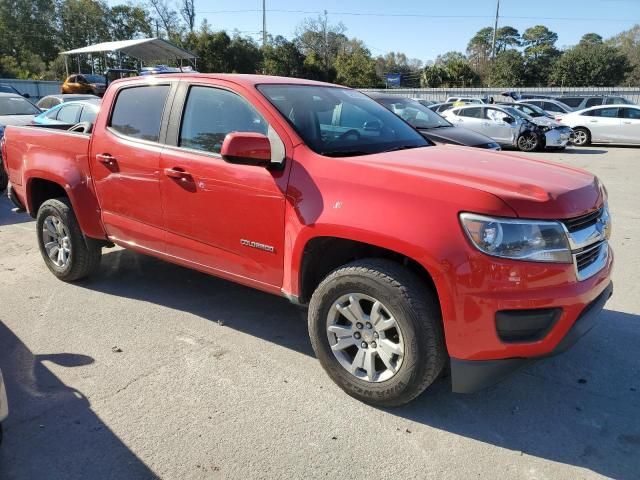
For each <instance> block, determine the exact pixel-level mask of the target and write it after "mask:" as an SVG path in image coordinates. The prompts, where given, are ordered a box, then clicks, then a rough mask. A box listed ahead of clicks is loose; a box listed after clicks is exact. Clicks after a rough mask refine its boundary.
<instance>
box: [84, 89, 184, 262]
mask: <svg viewBox="0 0 640 480" xmlns="http://www.w3.org/2000/svg"><path fill="white" fill-rule="evenodd" d="M173 85H175V82H173ZM171 93H172V83H171V82H169V81H167V82H166V83H162V82H161V83H158V84H155V85H149V84H139V83H135V84H132V85H127V84H125V85H123V86H121V87H120V88H119V89H118V91H117V92H115V93H114V100H113V102H112V105H111V112H109V115H108V118H107V120H106V125H104V126H102V125H100V126H99V128H98V129H97V130H96V132H97V134H94V135H93V137H92V145H91V156H90V162H91V172H92V175H93V180H94V184H95V188H96V191H97V194H98V200H99V203H100V208H101V212H102V221H103V223H104V226H105V229H106V231H107V234H108V235H109V237H110V238H112V239H113V240H117V241H119V242H120V243H124V244H127V245H129V246H131V247H133V248H138V249H142V250H147V251H152V252H153V251H159V252H163V251H164V249H165V242H164V231H163V228H164V225H163V217H162V205H161V200H160V179H161V178H162V177H161V171H160V152H161V151H162V144H161V142H162V140H163V136H164V134H165V125H166V123H165V122H164V120H165V119H164V117H163V114H164V111H165V105H167V104H168V103H169V101H170V98H171ZM105 106H106V105H105ZM101 127H102V128H101Z"/></svg>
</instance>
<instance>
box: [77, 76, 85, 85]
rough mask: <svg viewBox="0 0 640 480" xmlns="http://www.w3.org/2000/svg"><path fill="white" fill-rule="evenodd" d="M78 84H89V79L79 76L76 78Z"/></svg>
mask: <svg viewBox="0 0 640 480" xmlns="http://www.w3.org/2000/svg"><path fill="white" fill-rule="evenodd" d="M76 82H78V83H87V79H86V78H84V77H83V76H82V75H78V76H77V77H76Z"/></svg>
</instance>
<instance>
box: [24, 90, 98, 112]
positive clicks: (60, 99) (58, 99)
mask: <svg viewBox="0 0 640 480" xmlns="http://www.w3.org/2000/svg"><path fill="white" fill-rule="evenodd" d="M91 99H96V100H99V99H100V97H98V96H96V95H83V94H74V93H69V94H56V95H47V96H46V97H42V98H41V99H40V100H38V103H36V107H38V108H39V109H40V110H42V111H44V110H49V109H50V108H53V107H55V106H57V105H60V104H62V103H64V102H75V101H78V100H91Z"/></svg>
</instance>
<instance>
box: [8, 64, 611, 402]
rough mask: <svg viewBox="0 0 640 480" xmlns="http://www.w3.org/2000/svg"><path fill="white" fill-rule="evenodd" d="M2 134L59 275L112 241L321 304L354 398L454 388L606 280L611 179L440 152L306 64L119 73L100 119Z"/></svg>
mask: <svg viewBox="0 0 640 480" xmlns="http://www.w3.org/2000/svg"><path fill="white" fill-rule="evenodd" d="M73 130H74V131H71V132H67V131H58V130H49V129H45V128H42V127H7V130H6V133H5V141H4V144H3V145H2V151H3V159H4V162H5V166H6V167H7V171H8V173H9V177H10V182H11V187H10V188H12V189H13V190H14V191H15V195H16V197H17V198H18V199H19V201H20V202H22V203H23V205H24V206H25V207H26V209H27V210H28V212H29V213H30V214H31V215H32V216H33V217H35V218H36V219H37V221H36V235H37V239H38V243H39V247H40V251H41V253H42V257H43V259H44V262H45V264H46V265H47V267H48V268H49V270H50V271H51V272H52V273H53V274H54V275H55V276H56V277H58V278H59V279H61V280H64V281H75V280H79V279H81V278H83V277H86V276H87V275H89V274H90V273H92V272H94V271H95V270H96V269H98V268H99V263H100V257H101V252H102V249H103V248H108V247H110V246H113V245H114V244H117V245H120V246H122V247H125V248H130V249H133V250H136V251H138V252H141V253H143V254H148V255H153V256H156V257H158V258H161V259H164V260H167V261H169V262H174V263H176V264H179V265H183V266H186V267H189V268H193V269H196V270H200V271H202V272H206V273H209V274H212V275H217V276H220V277H223V278H225V279H228V280H231V281H235V282H238V283H241V284H244V285H247V286H250V287H254V288H257V289H259V290H262V291H265V292H269V293H272V294H276V295H282V296H284V297H286V298H288V299H290V300H291V301H293V302H296V303H299V304H303V305H308V321H309V335H310V339H311V344H312V346H313V348H314V350H315V353H316V355H317V358H318V360H319V361H320V363H321V365H322V366H323V368H324V369H325V370H326V372H327V373H328V375H329V376H330V377H331V378H332V379H333V380H334V381H335V382H336V383H337V384H338V385H339V386H340V387H341V388H342V389H344V390H345V391H346V392H347V393H348V394H350V395H352V396H354V397H356V398H358V399H361V400H363V401H365V402H368V403H371V404H374V405H379V406H394V405H400V404H403V403H406V402H408V401H410V400H411V399H413V398H415V397H416V396H417V395H419V394H420V393H421V392H422V391H423V390H424V389H425V388H427V387H428V386H429V385H430V384H431V383H433V382H434V381H435V380H436V379H437V378H438V377H439V376H440V374H441V373H442V372H443V369H444V367H445V364H449V365H450V368H451V382H452V388H453V390H454V391H455V392H471V391H475V390H477V389H479V388H482V387H485V386H487V385H490V384H491V383H492V382H495V381H497V380H499V379H501V378H502V377H504V376H505V375H506V374H507V373H508V372H509V371H511V370H513V369H515V368H518V367H520V366H522V365H525V364H526V363H528V362H530V361H532V360H534V359H537V358H541V357H546V356H549V355H553V354H555V353H558V352H560V351H563V350H565V349H567V348H569V347H570V346H571V345H572V344H573V343H574V342H575V341H576V340H577V339H578V338H579V337H581V336H582V335H583V334H584V333H586V332H587V331H588V330H589V329H591V327H592V326H593V325H594V322H595V321H596V318H597V316H598V313H599V312H600V311H601V310H602V308H603V306H604V304H605V302H606V301H607V299H608V298H609V296H610V295H611V292H612V283H611V279H610V275H611V269H612V264H613V254H612V252H611V249H610V247H609V244H608V238H609V234H610V216H609V210H608V207H607V192H606V190H605V188H604V186H603V185H602V184H601V182H600V181H599V180H598V178H596V177H594V176H593V175H592V174H590V173H587V172H585V171H582V170H579V169H575V168H570V167H565V166H560V165H556V164H553V163H549V162H545V161H541V160H533V159H528V158H520V157H517V156H513V155H510V154H505V153H504V152H492V151H485V150H480V149H469V148H465V147H457V146H434V145H433V144H432V143H431V142H430V141H429V140H427V139H425V138H424V137H423V136H422V135H420V134H419V133H418V132H417V131H416V130H414V129H413V128H412V127H411V126H410V125H409V124H407V123H405V122H404V121H403V120H402V119H401V118H399V117H397V116H396V115H394V114H393V113H392V112H390V111H388V110H387V109H386V108H384V107H383V106H381V105H379V104H378V103H376V102H375V101H373V100H371V99H370V98H368V97H367V96H365V95H364V94H362V93H360V92H358V91H355V90H352V89H349V88H345V87H340V86H336V85H331V84H326V83H320V82H314V81H308V80H301V79H292V78H280V77H268V76H252V75H225V74H178V75H165V76H157V77H148V78H135V79H123V80H118V81H116V82H114V83H112V84H111V85H110V86H109V88H108V89H107V91H106V94H105V97H104V100H103V103H102V107H101V109H100V112H99V113H98V116H97V118H96V121H95V125H91V124H81V125H78V126H77V127H76V128H74V129H73Z"/></svg>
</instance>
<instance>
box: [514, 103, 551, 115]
mask: <svg viewBox="0 0 640 480" xmlns="http://www.w3.org/2000/svg"><path fill="white" fill-rule="evenodd" d="M511 108H515V109H517V110H519V111H521V112H523V113H526V114H527V115H529V116H530V117H533V118H537V117H549V116H550V115H549V114H548V113H547V112H545V111H544V110H543V109H541V108H540V107H539V106H537V105H533V104H526V105H520V106H514V107H511Z"/></svg>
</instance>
